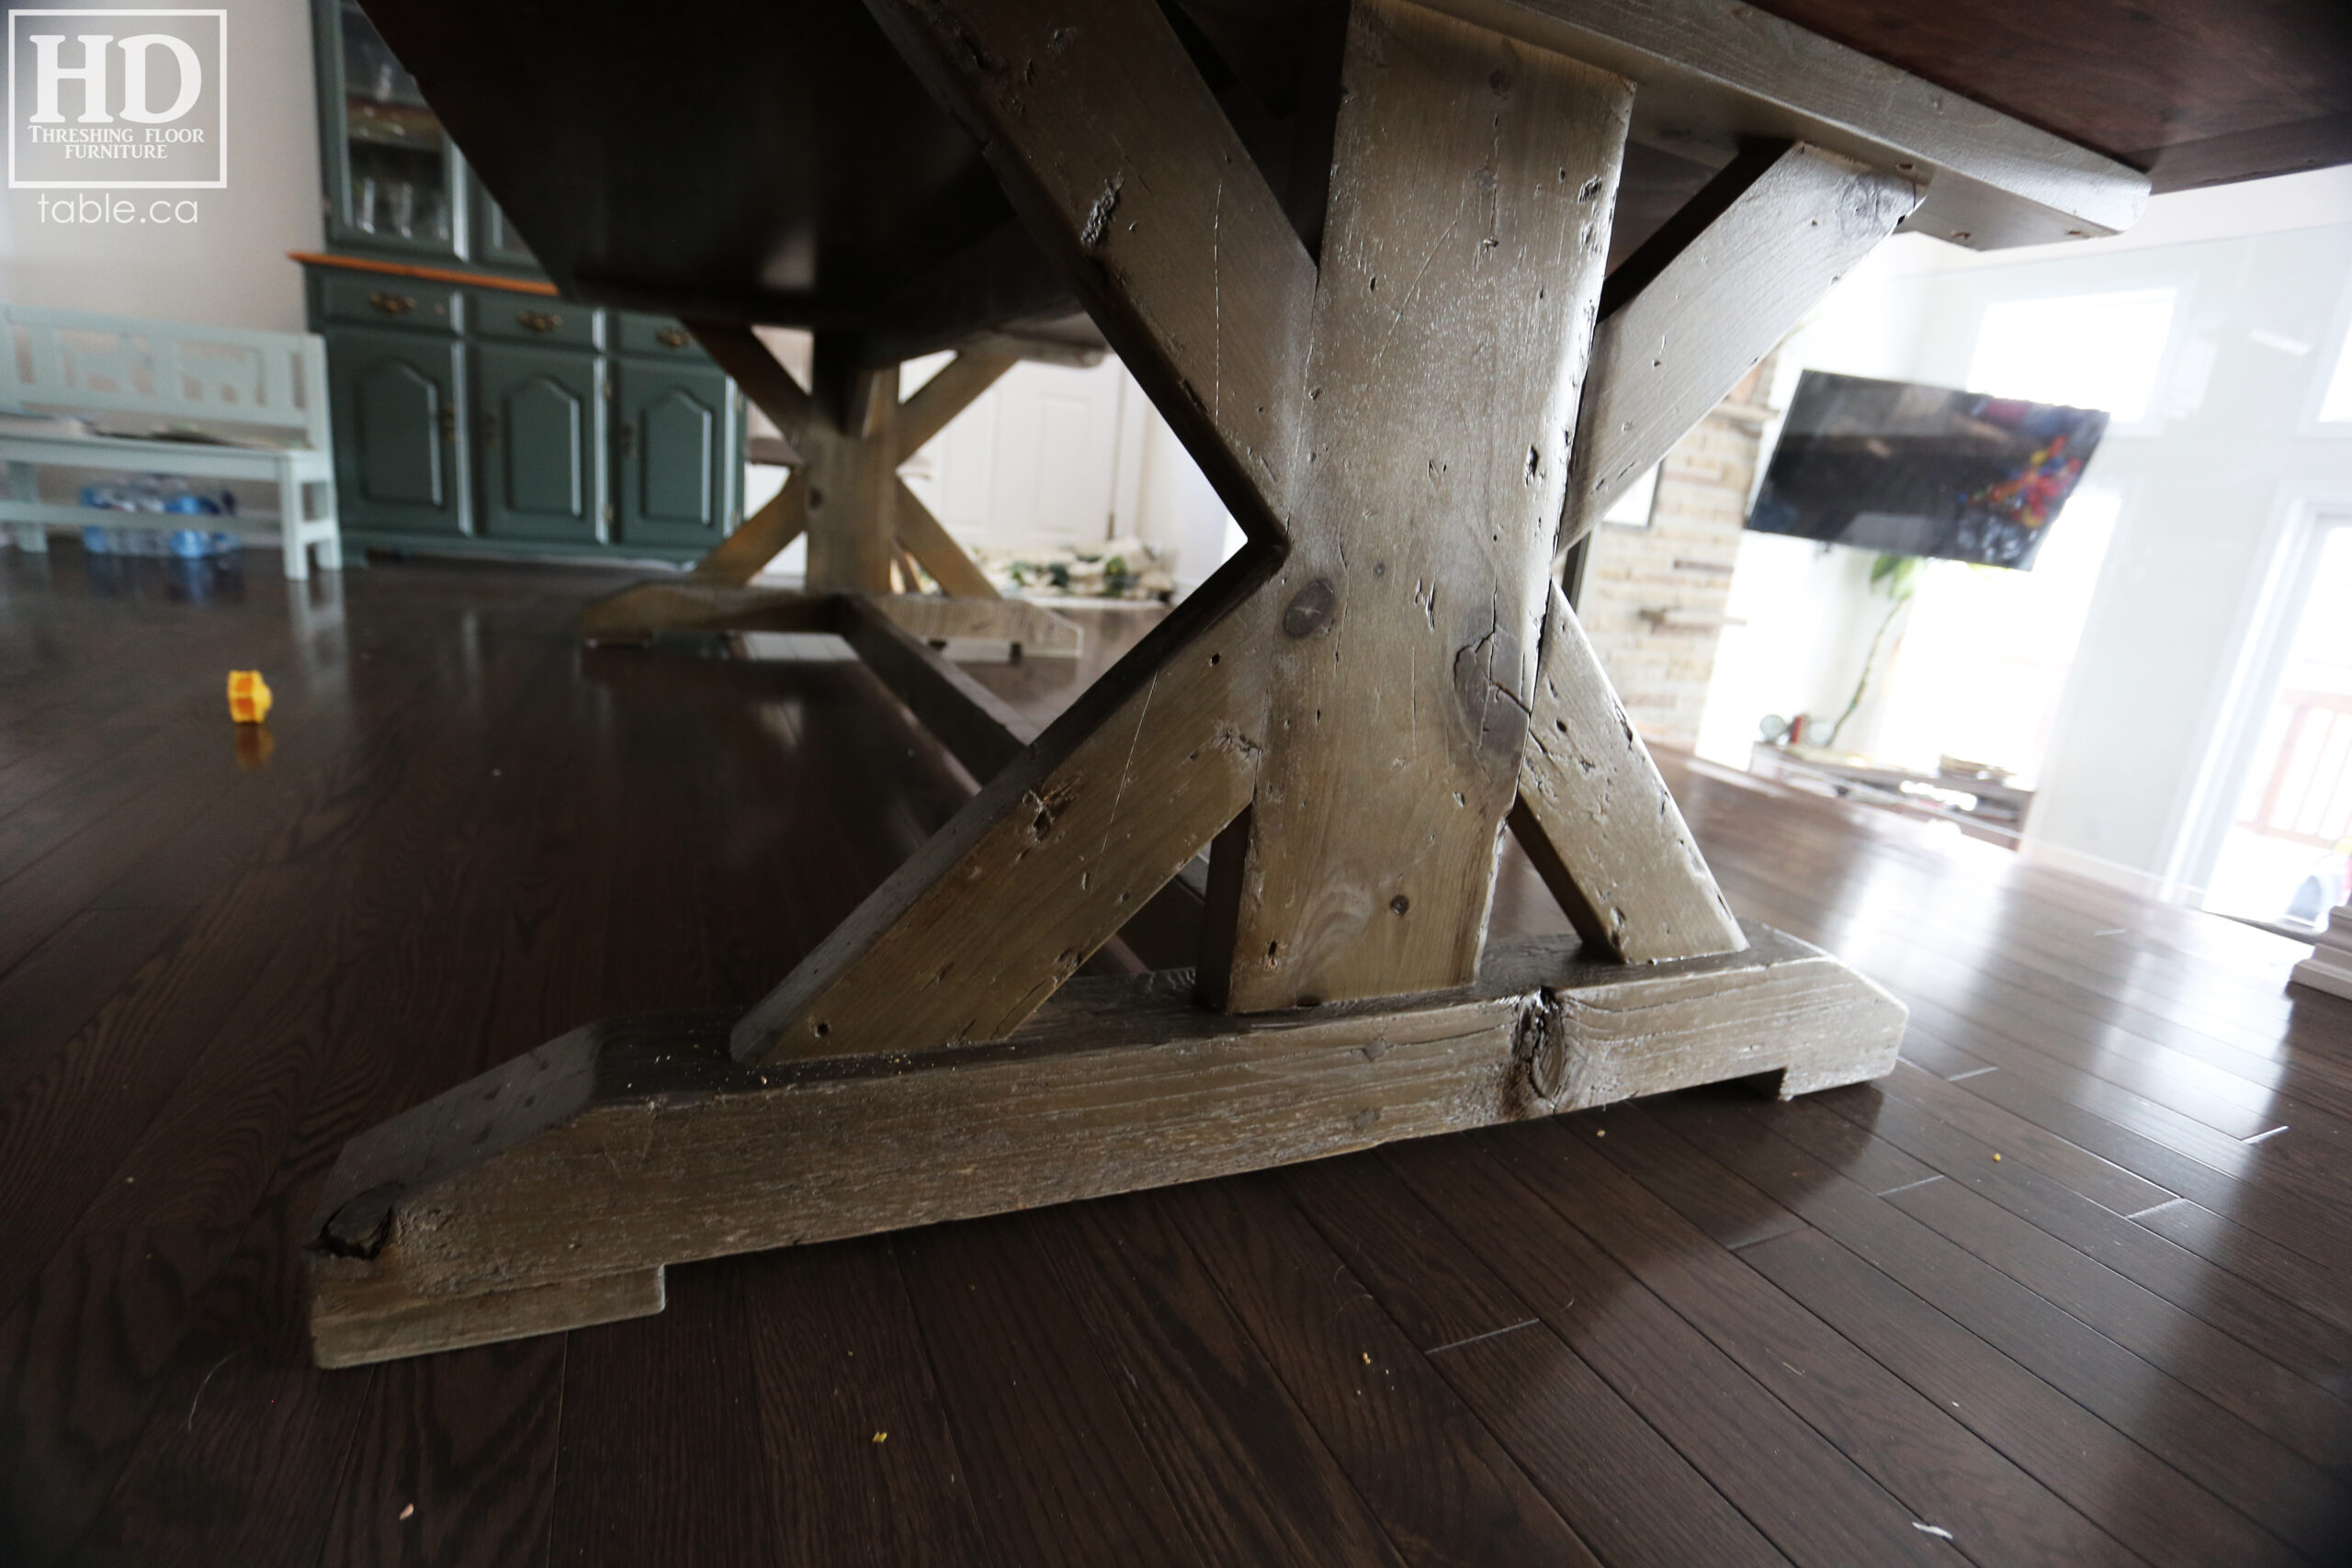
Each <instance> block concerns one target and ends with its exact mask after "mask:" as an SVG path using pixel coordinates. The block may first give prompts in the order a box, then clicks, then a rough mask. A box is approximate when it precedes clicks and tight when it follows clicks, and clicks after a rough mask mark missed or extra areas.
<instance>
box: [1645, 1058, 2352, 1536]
mask: <svg viewBox="0 0 2352 1568" xmlns="http://www.w3.org/2000/svg"><path fill="white" fill-rule="evenodd" d="M1660 1115H1661V1119H1662V1120H1663V1121H1664V1122H1665V1123H1666V1125H1667V1126H1668V1128H1669V1129H1671V1130H1676V1131H1681V1132H1684V1133H1685V1134H1687V1135H1688V1136H1689V1137H1690V1138H1691V1140H1692V1143H1693V1145H1694V1151H1695V1149H1697V1148H1704V1149H1705V1150H1707V1151H1708V1153H1709V1154H1710V1155H1711V1156H1713V1157H1715V1158H1716V1159H1718V1160H1719V1161H1720V1162H1721V1163H1722V1164H1723V1165H1724V1168H1725V1169H1726V1170H1727V1171H1728V1172H1729V1173H1731V1174H1734V1175H1736V1176H1737V1177H1739V1178H1742V1179H1747V1180H1748V1181H1751V1182H1754V1183H1755V1184H1756V1185H1758V1186H1759V1187H1761V1188H1762V1189H1763V1190H1765V1191H1766V1192H1769V1193H1770V1194H1772V1195H1773V1196H1774V1197H1777V1198H1779V1199H1780V1200H1781V1201H1783V1202H1789V1203H1792V1204H1794V1205H1795V1206H1796V1208H1797V1211H1798V1212H1799V1213H1802V1214H1804V1216H1805V1217H1806V1218H1807V1219H1808V1220H1810V1221H1811V1222H1812V1224H1813V1225H1814V1227H1815V1229H1817V1230H1820V1231H1822V1232H1823V1233H1824V1234H1825V1235H1827V1236H1828V1237H1829V1238H1831V1239H1832V1240H1833V1241H1835V1242H1836V1243H1837V1244H1838V1252H1839V1253H1841V1254H1843V1255H1845V1256H1848V1257H1851V1258H1854V1259H1855V1260H1856V1262H1857V1263H1858V1264H1859V1265H1860V1266H1862V1267H1864V1268H1866V1269H1868V1270H1870V1271H1871V1272H1872V1273H1875V1274H1878V1275H1883V1276H1884V1277H1885V1278H1886V1279H1887V1280H1889V1281H1891V1282H1892V1283H1893V1284H1894V1285H1896V1286H1899V1287H1901V1292H1907V1294H1906V1293H1901V1292H1899V1293H1896V1294H1889V1293H1888V1292H1886V1291H1883V1290H1880V1289H1878V1288H1877V1287H1876V1286H1875V1285H1873V1284H1870V1282H1869V1281H1867V1280H1860V1276H1859V1275H1857V1274H1856V1273H1855V1271H1854V1269H1851V1268H1846V1267H1845V1266H1844V1265H1843V1263H1842V1260H1841V1259H1840V1258H1838V1257H1834V1256H1832V1255H1831V1254H1830V1253H1827V1252H1825V1251H1824V1250H1823V1249H1822V1248H1821V1247H1807V1248H1804V1249H1797V1248H1793V1247H1787V1248H1782V1249H1781V1251H1780V1252H1777V1253H1775V1254H1773V1255H1772V1256H1774V1257H1786V1258H1799V1259H1804V1260H1805V1266H1806V1267H1808V1268H1810V1269H1815V1274H1813V1275H1809V1276H1807V1278H1809V1279H1818V1278H1822V1277H1825V1276H1824V1275H1823V1274H1822V1273H1821V1271H1823V1270H1826V1271H1828V1272H1829V1273H1833V1274H1836V1275H1837V1277H1838V1279H1840V1280H1843V1281H1844V1283H1843V1284H1841V1285H1835V1286H1832V1287H1829V1288H1828V1289H1829V1294H1827V1295H1824V1294H1822V1293H1819V1292H1813V1291H1811V1290H1808V1291H1806V1292H1793V1291H1792V1294H1797V1295H1798V1297H1799V1299H1800V1300H1802V1301H1804V1303H1805V1304H1806V1305H1807V1306H1809V1307H1811V1308H1812V1309H1813V1310H1814V1311H1815V1313H1816V1314H1821V1315H1822V1316H1824V1317H1825V1318H1827V1319H1828V1320H1829V1321H1831V1322H1833V1323H1834V1324H1836V1325H1838V1328H1839V1331H1840V1332H1841V1333H1844V1334H1845V1335H1846V1336H1847V1337H1849V1338H1853V1339H1855V1340H1856V1342H1857V1343H1860V1344H1862V1345H1863V1347H1864V1348H1866V1349H1869V1350H1870V1351H1871V1354H1872V1356H1873V1357H1874V1358H1875V1359H1878V1360H1879V1361H1880V1363H1881V1364H1882V1365H1883V1366H1886V1367H1887V1368H1888V1369H1889V1370H1891V1371H1894V1372H1895V1373H1896V1375H1898V1376H1900V1377H1902V1378H1904V1379H1905V1381H1906V1382H1910V1383H1911V1384H1912V1385H1913V1386H1914V1387H1915V1388H1917V1389H1918V1390H1919V1391H1920V1392H1921V1393H1923V1394H1926V1395H1927V1396H1928V1397H1929V1398H1931V1399H1933V1400H1935V1401H1936V1403H1937V1404H1938V1405H1939V1407H1948V1408H1952V1409H1954V1411H1955V1413H1956V1416H1957V1418H1958V1419H1959V1420H1961V1421H1962V1422H1964V1423H1965V1424H1967V1425H1968V1426H1969V1427H1971V1428H1972V1429H1973V1430H1975V1431H1977V1432H1979V1433H1980V1434H1982V1435H1983V1436H1984V1437H1985V1439H1986V1440H1987V1441H1989V1442H1992V1443H1994V1444H1995V1445H1996V1447H1998V1448H2000V1449H2001V1450H2002V1451H2003V1452H2005V1453H2007V1454H2010V1455H2011V1456H2012V1457H2014V1458H2016V1459H2017V1460H2018V1462H2019V1463H2022V1464H2024V1465H2026V1466H2027V1468H2028V1469H2030V1470H2031V1471H2032V1472H2033V1473H2034V1474H2036V1475H2037V1476H2040V1477H2041V1478H2042V1479H2043V1480H2044V1481H2045V1483H2047V1484H2049V1485H2050V1486H2051V1487H2052V1490H2054V1491H2056V1492H2057V1493H2058V1494H2059V1495H2061V1496H2064V1497H2065V1498H2066V1499H2067V1501H2069V1502H2070V1503H2072V1504H2074V1505H2075V1507H2077V1508H2078V1509H2080V1510H2081V1511H2082V1512H2083V1513H2084V1514H2086V1516H2087V1517H2090V1518H2092V1519H2093V1520H2094V1521H2096V1522H2097V1523H2098V1524H2099V1525H2100V1526H2102V1527H2103V1528H2105V1529H2107V1530H2109V1532H2110V1533H2111V1534H2113V1535H2115V1536H2116V1537H2117V1539H2119V1540H2122V1541H2123V1542H2124V1543H2125V1544H2126V1545H2128V1546H2130V1547H2131V1549H2132V1550H2133V1551H2137V1552H2139V1553H2140V1554H2141V1555H2142V1556H2143V1557H2145V1558H2147V1559H2148V1560H2149V1561H2150V1562H2160V1563H2172V1564H2178V1565H2181V1568H2187V1565H2188V1564H2190V1563H2194V1562H2200V1561H2210V1560H2211V1557H2210V1554H2211V1553H2214V1552H2220V1553H2222V1555H2223V1556H2224V1557H2225V1558H2226V1560H2228V1561H2232V1562H2278V1561H2284V1560H2286V1559H2287V1558H2288V1557H2289V1556H2290V1553H2289V1552H2288V1551H2287V1546H2288V1544H2290V1543H2291V1544H2292V1545H2293V1546H2294V1547H2295V1548H2296V1549H2297V1550H2301V1551H2309V1549H2310V1546H2311V1544H2312V1542H2311V1540H2310V1532H2311V1531H2312V1530H2313V1529H2319V1530H2323V1531H2324V1530H2328V1529H2332V1522H2331V1521H2332V1517H2333V1515H2334V1513H2335V1508H2336V1503H2337V1499H2338V1498H2339V1497H2340V1495H2341V1494H2342V1487H2341V1486H2340V1484H2339V1483H2335V1481H2333V1480H2331V1479H2330V1478H2329V1477H2327V1476H2325V1475H2324V1474H2323V1473H2322V1472H2320V1471H2319V1470H2318V1469H2317V1468H2316V1467H2315V1466H2313V1465H2312V1464H2310V1463H2309V1462H2308V1461H2302V1460H2301V1459H2299V1458H2298V1457H2297V1456H2296V1455H2295V1454H2293V1453H2292V1452H2290V1450H2287V1449H2285V1448H2284V1447H2283V1446H2282V1445H2280V1444H2279V1443H2278V1442H2277V1441H2275V1440H2274V1439H2271V1438H2267V1437H2266V1436H2265V1435H2264V1434H2262V1433H2261V1432H2258V1431H2256V1430H2255V1429H2254V1428H2252V1427H2248V1426H2246V1425H2245V1423H2244V1422H2242V1421H2240V1420H2238V1419H2237V1418H2236V1417H2234V1416H2232V1415H2230V1414H2229V1413H2228V1412H2227V1411H2226V1410H2224V1409H2222V1407H2221V1406H2219V1405H2216V1404H2213V1403H2211V1401H2208V1400H2207V1399H2205V1398H2204V1397H2203V1396H2202V1395H2200V1394H2199V1393H2196V1392H2195V1391H2194V1390H2192V1389H2190V1388H2188V1386H2187V1385H2186V1384H2183V1383H2181V1382H2178V1381H2177V1380H2176V1379H2174V1378H2172V1377H2170V1376H2169V1375H2167V1374H2165V1372H2164V1371H2162V1370H2161V1369H2159V1368H2157V1367H2155V1366H2154V1365H2152V1364H2151V1363H2149V1362H2147V1361H2145V1360H2143V1359H2140V1358H2138V1357H2136V1356H2133V1355H2132V1354H2131V1353H2130V1352H2129V1351H2128V1350H2127V1349H2126V1348H2123V1347H2121V1346H2120V1345H2118V1344H2116V1343H2115V1342H2114V1341H2112V1340H2110V1339H2109V1338H2107V1337H2104V1336H2102V1335H2100V1334H2098V1332H2096V1331H2095V1330H2093V1329H2092V1328H2090V1327H2089V1326H2088V1325H2085V1324H2084V1323H2082V1322H2081V1321H2079V1320H2078V1319H2076V1318H2075V1317H2072V1316H2070V1315H2069V1314H2066V1313H2065V1312H2064V1311H2062V1310H2060V1309H2059V1308H2058V1307H2057V1306H2055V1305H2053V1304H2052V1303H2051V1302H2049V1301H2048V1300H2045V1299H2044V1298H2042V1297H2041V1296H2038V1295H2036V1294H2034V1293H2033V1292H2031V1291H2030V1290H2028V1289H2026V1288H2025V1287H2023V1286H2021V1285H2019V1284H2018V1282H2017V1281H2015V1280H2011V1279H2009V1278H2008V1277H2007V1275H2005V1274H2003V1273H2001V1272H2000V1271H1999V1270H1998V1269H1995V1268H1994V1267H1992V1266H1991V1265H1990V1264H1987V1263H1985V1262H1984V1261H1983V1260H1981V1259H1979V1258H1973V1257H1972V1256H1970V1255H1968V1254H1966V1253H1965V1252H1964V1251H1963V1250H1962V1248H1960V1247H1956V1246H1954V1245H1953V1244H1951V1243H1950V1242H1948V1241H1945V1240H1944V1239H1942V1238H1941V1237H1939V1236H1938V1235H1935V1234H1934V1233H1933V1232H1932V1231H1931V1230H1930V1228H1929V1227H1928V1226H1926V1225H1924V1224H1920V1223H1918V1222H1917V1221H1916V1220H1914V1219H1912V1218H1911V1217H1910V1216H1909V1215H1908V1214H1907V1213H1905V1212H1903V1211H1901V1210H1899V1209H1898V1208H1897V1207H1896V1205H1897V1204H1899V1203H1900V1202H1901V1201H1902V1200H1903V1199H1904V1198H1905V1197H1913V1196H1916V1195H1918V1194H1921V1193H1924V1192H1927V1191H1929V1190H1933V1189H1937V1188H1944V1189H1950V1190H1954V1191H1959V1190H1961V1189H1960V1188H1959V1187H1958V1186H1957V1185H1956V1184H1954V1183H1952V1182H1950V1181H1934V1182H1929V1183H1926V1184H1923V1185H1922V1186H1919V1187H1915V1188H1911V1189H1908V1190H1905V1192H1902V1193H1897V1194H1895V1195H1894V1196H1893V1197H1891V1198H1888V1199H1883V1200H1882V1199H1878V1198H1875V1197H1873V1196H1872V1195H1871V1192H1870V1191H1869V1190H1867V1189H1866V1188H1863V1187H1860V1186H1858V1185H1856V1184H1855V1183H1853V1182H1851V1181H1849V1180H1847V1179H1844V1178H1843V1177H1841V1176H1839V1175H1838V1173H1837V1170H1836V1168H1835V1167H1834V1166H1832V1165H1830V1164H1826V1163H1824V1162H1822V1161H1820V1160H1817V1159H1815V1158H1813V1157H1812V1156H1810V1155H1809V1154H1808V1153H1807V1152H1806V1151H1804V1149H1802V1148H1801V1147H1799V1146H1798V1145H1795V1144H1792V1143H1790V1142H1788V1141H1786V1140H1783V1139H1781V1138H1780V1137H1778V1136H1777V1134H1775V1132H1774V1131H1773V1129H1774V1127H1776V1126H1778V1125H1781V1124H1783V1123H1784V1122H1785V1121H1786V1118H1781V1117H1775V1118H1772V1119H1771V1122H1770V1124H1767V1123H1766V1122H1764V1120H1763V1119H1761V1118H1756V1117H1751V1116H1748V1115H1747V1114H1745V1113H1743V1112H1741V1111H1732V1110H1729V1109H1727V1108H1725V1107H1724V1106H1722V1105H1720V1104H1719V1103H1711V1102H1708V1101H1703V1100H1684V1101H1681V1102H1680V1103H1678V1104H1675V1105H1672V1106H1668V1107H1661V1110H1660ZM1741 1256H1742V1258H1748V1255H1747V1253H1745V1252H1743V1253H1742V1255H1741ZM1748 1261H1750V1262H1752V1263H1753V1265H1754V1266H1755V1267H1756V1268H1758V1269H1761V1270H1763V1271H1764V1272H1765V1273H1767V1274H1768V1275H1773V1277H1774V1278H1775V1279H1776V1280H1777V1279H1778V1278H1779V1277H1778V1275H1776V1274H1774V1270H1773V1269H1772V1268H1771V1267H1770V1266H1768V1264H1767V1263H1766V1262H1764V1261H1761V1260H1758V1259H1752V1258H1749V1259H1748ZM1792 1267H1793V1265H1792ZM1865 1287H1867V1289H1866V1288H1865ZM1784 1288H1786V1287H1785V1285H1784ZM1838 1292H1844V1293H1845V1294H1844V1297H1843V1298H1839V1299H1838V1300H1833V1299H1832V1298H1833V1297H1836V1296H1837V1293H1838ZM1844 1299H1855V1300H1866V1301H1867V1303H1869V1304H1867V1305H1866V1306H1861V1307H1858V1308H1856V1309H1855V1311H1854V1312H1852V1313H1847V1312H1845V1311H1844V1309H1843V1307H1842V1306H1841V1305H1840V1304H1839V1301H1840V1300H1844ZM2256 1519H2261V1520H2264V1521H2267V1522H2268V1523H2269V1524H2271V1525H2272V1526H2273V1527H2274V1528H2275V1529H2277V1530H2278V1535H2277V1536H2272V1535H2271V1534H2269V1533H2268V1532H2266V1531H2264V1530H2263V1529H2261V1527H2259V1526H2257V1525H2256V1524H2255V1523H2254V1521H2255V1520H2256Z"/></svg>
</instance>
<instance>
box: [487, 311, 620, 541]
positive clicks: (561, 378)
mask: <svg viewBox="0 0 2352 1568" xmlns="http://www.w3.org/2000/svg"><path fill="white" fill-rule="evenodd" d="M474 367H475V368H474V386H475V405H476V408H477V410H478V411H479V412H477V413H476V414H475V417H474V464H475V467H476V468H478V469H479V470H480V472H481V521H482V533H483V534H484V535H486V536H489V537H491V538H493V539H497V538H507V539H543V540H562V541H564V542H567V543H571V544H595V543H598V542H600V541H601V540H602V539H603V538H604V536H605V533H604V496H605V482H604V480H605V474H604V446H603V442H602V441H601V439H600V437H601V436H602V435H603V434H604V416H605V407H604V399H603V397H602V396H601V395H600V393H601V391H602V380H601V371H600V368H599V362H598V360H597V359H596V357H595V355H592V354H581V353H567V352H565V351H564V350H562V349H548V348H512V347H509V346H507V345H506V344H494V343H485V344H476V345H474Z"/></svg>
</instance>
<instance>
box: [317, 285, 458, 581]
mask: <svg viewBox="0 0 2352 1568" xmlns="http://www.w3.org/2000/svg"><path fill="white" fill-rule="evenodd" d="M463 372H464V361H463V358H462V355H461V351H460V349H459V346H458V344H456V343H455V342H453V341H451V340H448V339H446V338H436V337H431V336H427V335H425V334H424V333H398V332H382V331H377V330H373V329H365V328H338V329H336V330H334V331H332V332H330V333H328V334H327V380H328V383H329V385H328V389H327V396H328V398H329V399H330V400H331V402H332V406H333V408H334V447H335V452H334V465H335V486H336V502H337V505H338V508H339V509H340V511H341V513H342V518H343V526H344V528H345V532H347V533H352V534H360V535H364V534H366V533H368V532H371V531H376V530H389V531H390V532H393V533H396V534H400V535H414V536H423V537H424V538H428V539H432V538H447V537H454V536H462V535H463V534H464V533H465V532H466V531H467V526H468V521H469V519H468V507H467V504H466V501H467V497H466V489H467V486H466V471H465V470H466V454H465V449H464V446H463V445H462V444H461V443H460V442H459V441H458V430H459V427H460V426H461V424H462V423H463V422H464V419H465V411H464V408H463V405H462V404H461V403H460V402H459V400H458V396H459V389H460V388H461V387H462V386H463V384H464V373H463Z"/></svg>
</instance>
